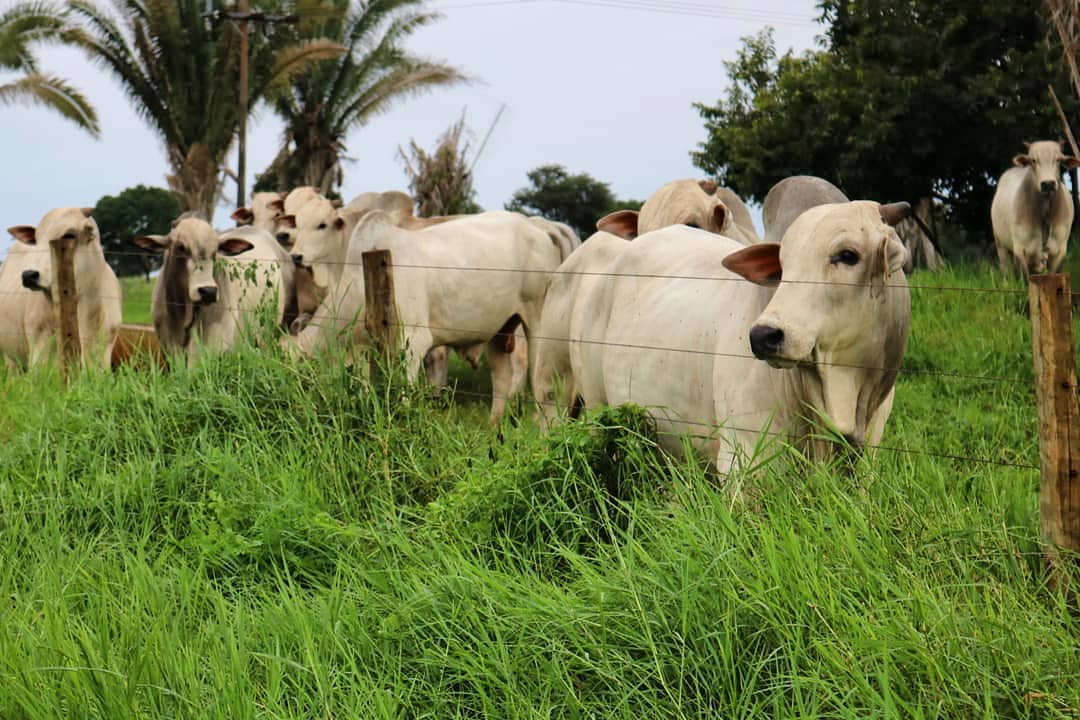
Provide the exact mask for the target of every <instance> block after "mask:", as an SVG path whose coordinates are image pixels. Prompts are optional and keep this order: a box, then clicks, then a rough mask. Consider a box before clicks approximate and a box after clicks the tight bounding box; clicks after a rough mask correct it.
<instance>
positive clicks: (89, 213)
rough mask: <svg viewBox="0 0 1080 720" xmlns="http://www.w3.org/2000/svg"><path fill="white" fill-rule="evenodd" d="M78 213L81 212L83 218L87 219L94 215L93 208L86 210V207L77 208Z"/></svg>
mask: <svg viewBox="0 0 1080 720" xmlns="http://www.w3.org/2000/svg"><path fill="white" fill-rule="evenodd" d="M79 212H81V213H82V214H83V217H87V218H88V217H90V216H92V215H93V214H94V208H88V207H84V208H79Z"/></svg>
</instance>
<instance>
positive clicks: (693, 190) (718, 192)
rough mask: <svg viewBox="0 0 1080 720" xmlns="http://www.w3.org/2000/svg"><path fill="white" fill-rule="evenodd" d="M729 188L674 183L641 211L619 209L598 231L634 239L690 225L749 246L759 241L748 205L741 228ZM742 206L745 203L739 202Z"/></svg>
mask: <svg viewBox="0 0 1080 720" xmlns="http://www.w3.org/2000/svg"><path fill="white" fill-rule="evenodd" d="M732 196H734V193H732V192H731V191H730V190H728V189H727V188H721V187H719V186H718V185H717V184H716V183H715V182H713V181H712V180H674V181H672V182H669V183H666V184H664V185H663V186H661V187H660V189H659V190H657V191H656V192H654V193H653V194H652V195H650V196H649V199H648V200H646V201H645V203H644V204H643V205H642V206H641V210H640V211H639V210H616V211H615V212H613V213H608V214H607V215H605V216H604V217H602V218H600V219H599V220H597V221H596V229H597V230H602V231H604V232H608V233H611V234H612V235H617V236H619V237H621V238H623V239H625V240H632V239H633V238H635V237H637V236H638V235H641V234H644V233H647V232H649V231H651V230H656V229H659V228H662V227H667V226H669V225H686V226H688V227H693V228H700V229H702V230H708V231H709V232H713V233H717V234H719V235H728V236H730V237H733V238H735V239H736V240H739V241H740V242H743V243H745V244H750V243H753V242H756V240H757V234H756V233H755V232H754V225H753V222H752V221H750V220H749V218H750V212H749V211H748V210H746V207H745V205H743V206H742V210H743V211H745V221H747V222H749V224H748V226H747V228H748V229H744V228H740V227H737V226H736V224H735V220H734V217H733V216H732V213H731V210H730V209H729V208H728V207H727V205H725V204H724V201H723V199H722V198H723V197H732ZM739 204H740V205H742V201H741V200H740V201H739Z"/></svg>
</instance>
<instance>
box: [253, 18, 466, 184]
mask: <svg viewBox="0 0 1080 720" xmlns="http://www.w3.org/2000/svg"><path fill="white" fill-rule="evenodd" d="M423 4H424V0H367V2H361V3H359V4H358V5H353V4H352V3H351V2H349V0H328V2H327V3H326V5H324V10H323V11H322V13H321V15H316V20H315V21H313V22H312V23H310V24H309V25H308V26H307V27H306V28H305V32H306V33H313V34H317V35H321V36H323V37H327V38H333V39H335V40H338V41H339V42H341V44H342V45H344V46H345V47H346V48H347V49H348V52H347V53H346V54H344V55H342V56H341V57H340V58H338V59H337V60H336V61H335V62H328V63H321V64H319V65H318V66H313V67H311V68H310V69H308V70H307V71H306V72H304V73H301V74H299V75H297V76H296V77H295V78H294V79H293V82H292V88H291V92H289V93H287V94H284V95H282V96H281V97H280V98H278V99H277V100H276V101H275V102H274V103H273V107H274V110H275V111H276V112H277V114H278V115H279V116H280V117H281V118H282V120H284V122H285V133H284V138H283V142H282V147H281V151H280V152H279V153H278V156H277V158H276V159H275V160H274V162H273V163H272V164H271V166H270V168H268V169H267V171H266V172H265V173H264V174H263V178H262V181H261V183H262V185H263V186H267V185H269V186H272V187H276V189H278V190H286V189H288V188H290V187H296V186H299V185H313V186H315V187H317V188H319V189H320V191H322V192H323V193H326V192H329V191H330V190H332V189H333V188H335V187H336V186H338V185H340V184H341V161H342V159H343V156H344V152H345V136H346V134H347V133H348V132H349V130H351V129H352V128H354V127H359V126H362V125H364V124H366V123H367V122H368V121H369V120H371V118H373V117H375V116H376V115H378V114H380V113H383V112H385V111H387V110H388V109H389V108H390V106H392V105H393V104H394V103H395V102H397V101H399V100H402V99H404V98H406V97H408V96H411V95H417V94H420V93H422V92H426V91H428V90H431V89H433V88H436V87H443V86H447V85H453V84H455V83H459V82H463V81H465V80H466V77H465V75H464V74H462V72H461V71H460V70H458V69H456V68H453V67H450V66H449V65H444V64H442V63H439V62H434V61H431V60H426V59H423V58H420V57H417V56H415V55H412V54H410V53H408V52H407V51H406V50H405V49H404V47H403V43H404V41H405V40H406V38H408V37H409V36H410V35H411V34H413V33H414V32H416V31H417V30H418V29H420V28H422V27H424V26H425V25H427V24H428V23H431V22H433V21H434V20H437V19H438V18H439V17H440V16H439V15H438V14H437V13H434V12H426V11H424V10H423V9H422V6H423Z"/></svg>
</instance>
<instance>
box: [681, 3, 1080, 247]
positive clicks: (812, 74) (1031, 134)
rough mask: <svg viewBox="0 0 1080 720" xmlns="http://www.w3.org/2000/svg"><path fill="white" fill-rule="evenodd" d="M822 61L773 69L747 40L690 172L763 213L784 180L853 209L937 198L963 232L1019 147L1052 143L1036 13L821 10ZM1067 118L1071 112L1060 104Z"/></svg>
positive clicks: (863, 7) (1011, 7)
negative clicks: (838, 198)
mask: <svg viewBox="0 0 1080 720" xmlns="http://www.w3.org/2000/svg"><path fill="white" fill-rule="evenodd" d="M820 7H821V10H822V22H823V23H825V25H826V27H827V32H826V35H825V39H824V43H825V47H824V49H822V50H818V51H812V52H807V53H804V54H802V55H799V56H796V55H794V54H792V53H790V52H788V53H786V54H784V55H783V56H779V55H778V54H777V51H776V46H775V42H774V40H773V36H772V33H771V31H765V32H762V33H760V34H758V35H757V36H756V37H752V38H744V43H743V47H742V49H741V50H740V51H739V53H738V55H737V57H736V59H735V60H734V61H733V62H730V63H727V64H726V66H727V69H728V74H729V76H730V77H731V84H730V85H729V87H728V89H727V91H726V95H725V97H723V98H722V99H721V100H720V102H719V103H717V104H716V105H715V106H706V105H697V106H696V107H697V109H698V111H699V112H700V113H701V115H702V117H703V118H704V119H705V126H706V131H707V138H706V140H705V142H704V143H702V144H701V145H700V147H699V150H698V152H695V153H694V154H693V159H694V162H695V164H696V165H697V166H698V167H700V168H702V169H703V170H705V171H706V172H709V173H711V174H714V175H716V176H717V177H718V178H719V180H720V181H721V183H723V184H725V185H728V186H730V187H732V188H733V189H734V190H735V191H736V192H738V193H740V194H742V195H745V196H748V197H751V198H754V199H756V200H758V201H761V200H762V199H763V198H764V196H765V194H766V193H767V192H768V189H769V188H770V187H771V186H772V185H773V184H774V183H775V182H776V181H777V180H780V179H781V178H783V177H785V176H788V175H793V174H799V173H806V174H812V175H820V176H823V177H825V178H828V179H829V180H832V181H833V182H835V183H836V184H837V185H839V186H840V188H841V189H843V190H844V191H845V192H846V193H847V194H848V195H850V196H851V197H868V198H874V199H882V200H909V201H915V200H917V199H918V198H921V197H929V196H936V197H939V198H941V199H943V200H945V201H946V202H947V204H948V205H949V208H950V210H951V213H952V215H953V217H954V218H955V219H957V220H960V221H962V223H963V224H964V225H965V226H966V227H968V228H969V229H971V230H975V231H977V232H978V231H982V232H985V230H986V229H988V228H989V222H988V220H989V205H990V196H991V194H992V193H993V187H994V183H995V182H996V179H997V177H998V176H999V175H1000V173H1001V172H1002V171H1003V170H1005V169H1006V168H1007V167H1008V166H1009V160H1010V158H1011V157H1012V156H1013V155H1015V154H1016V153H1017V152H1018V151H1020V150H1022V143H1023V142H1024V141H1025V140H1034V139H1039V138H1046V137H1049V138H1057V137H1059V135H1060V132H1061V130H1060V124H1059V121H1058V119H1057V117H1056V114H1055V112H1054V109H1053V105H1052V104H1051V103H1050V102H1049V99H1048V95H1047V91H1046V85H1047V83H1052V84H1053V85H1054V86H1055V87H1056V88H1059V90H1058V94H1059V96H1062V95H1064V93H1062V92H1061V90H1060V88H1067V84H1066V82H1067V79H1066V76H1065V73H1064V70H1063V67H1062V63H1061V61H1060V58H1059V57H1055V53H1054V52H1053V51H1052V49H1051V48H1050V45H1049V43H1048V41H1047V34H1046V29H1045V28H1044V27H1043V25H1042V23H1041V21H1040V18H1039V17H1038V15H1037V13H1036V11H1035V9H1034V8H1033V7H1032V6H1030V5H1027V4H1024V3H1013V2H1009V1H1008V0H957V2H950V3H939V2H937V1H936V0H909V2H904V3H895V2H891V1H888V0H870V1H869V2H862V1H860V2H854V1H853V0H823V1H822V2H821V4H820ZM1070 103H1071V106H1070V107H1067V108H1066V110H1067V111H1072V112H1075V110H1076V109H1077V103H1076V102H1075V100H1071V99H1070Z"/></svg>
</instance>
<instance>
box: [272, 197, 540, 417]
mask: <svg viewBox="0 0 1080 720" xmlns="http://www.w3.org/2000/svg"><path fill="white" fill-rule="evenodd" d="M375 249H385V250H390V251H391V253H392V256H393V262H394V265H395V266H398V267H401V268H403V269H402V270H401V272H400V273H398V277H397V278H395V283H394V288H395V293H396V294H395V300H396V304H397V310H398V316H399V318H400V321H401V323H402V326H403V327H402V332H403V338H404V341H405V348H406V355H407V358H408V369H409V372H410V375H412V376H415V375H416V374H417V373H418V371H419V368H420V366H421V364H422V361H423V358H424V356H425V355H426V354H427V352H428V350H430V349H431V348H433V347H437V346H440V345H446V346H451V347H464V346H469V345H475V344H477V343H486V344H487V353H488V363H489V365H490V367H491V371H492V389H493V395H494V397H493V400H492V411H491V415H492V419H493V420H498V419H499V418H500V417H501V416H502V413H503V410H504V408H505V403H506V398H507V396H508V395H509V394H510V389H511V387H512V382H513V367H512V364H511V358H510V355H511V353H512V350H513V349H512V348H511V347H508V341H507V338H506V337H505V336H504V335H502V333H506V332H509V331H512V329H513V327H514V326H515V325H516V323H517V322H520V323H521V324H522V325H523V327H524V332H525V334H526V336H528V335H529V333H530V332H532V331H533V329H534V328H536V326H537V324H538V322H539V318H540V311H541V307H542V305H543V299H544V292H545V290H546V286H547V281H548V274H547V273H546V272H544V271H552V270H554V269H555V268H556V267H558V265H559V262H560V260H561V256H560V253H559V248H558V247H557V246H556V245H555V244H554V243H553V242H552V240H551V238H550V237H549V236H548V235H547V234H546V233H544V232H543V231H541V230H540V228H538V227H537V226H536V225H534V224H533V223H531V222H529V221H528V220H527V219H526V218H525V217H523V216H521V215H519V214H517V213H510V212H491V213H482V214H479V215H475V216H470V217H466V218H462V219H459V220H454V221H450V222H445V223H441V224H438V225H433V226H431V227H428V228H425V229H423V230H415V231H410V230H405V229H402V228H399V227H397V226H395V225H394V223H393V219H392V218H391V217H389V216H388V215H387V214H386V213H384V212H381V211H374V212H371V213H368V214H367V215H365V216H364V217H363V219H361V220H360V223H359V225H358V226H357V228H356V230H355V232H354V233H353V235H352V238H351V241H350V245H349V253H348V256H347V261H346V263H347V264H346V267H345V271H344V273H343V275H342V277H341V279H340V281H339V283H338V284H337V285H336V286H335V287H334V289H333V290H332V291H331V292H330V294H329V295H328V296H327V298H326V300H325V301H324V302H323V303H322V305H320V307H319V310H318V311H317V312H316V314H315V317H314V318H312V321H311V323H310V324H309V325H308V326H307V327H306V328H305V329H304V330H303V331H302V332H301V333H300V334H299V335H297V336H296V337H295V338H293V339H292V342H293V343H294V344H295V346H296V347H297V348H298V349H299V350H300V351H301V352H304V353H311V352H315V351H317V350H320V349H322V348H325V347H327V346H330V345H333V344H335V342H337V341H339V339H344V341H345V342H346V343H348V344H351V343H352V342H353V340H352V338H354V337H356V335H358V336H359V337H362V336H363V333H362V332H361V333H357V334H356V335H354V323H355V324H356V326H359V327H362V326H363V315H362V312H363V306H364V282H363V272H362V268H361V265H362V254H363V252H365V251H367V250H375ZM476 268H499V269H500V272H487V271H478V270H476ZM361 342H362V341H361ZM510 344H512V343H510Z"/></svg>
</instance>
